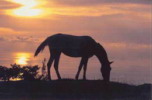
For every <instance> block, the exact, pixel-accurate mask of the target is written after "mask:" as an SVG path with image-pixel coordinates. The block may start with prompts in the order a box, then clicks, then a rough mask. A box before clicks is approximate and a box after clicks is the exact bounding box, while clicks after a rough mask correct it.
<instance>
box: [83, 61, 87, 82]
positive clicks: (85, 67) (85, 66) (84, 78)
mask: <svg viewBox="0 0 152 100" xmlns="http://www.w3.org/2000/svg"><path fill="white" fill-rule="evenodd" d="M87 63H88V58H85V60H84V67H83V70H84V72H83V80H86V70H87Z"/></svg>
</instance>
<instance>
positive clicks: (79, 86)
mask: <svg viewBox="0 0 152 100" xmlns="http://www.w3.org/2000/svg"><path fill="white" fill-rule="evenodd" d="M151 86H152V85H150V84H144V85H139V86H133V85H128V84H122V83H116V82H110V83H109V84H105V83H104V82H103V81H101V80H86V81H83V80H79V81H75V80H53V81H16V82H0V100H50V99H51V100H61V99H62V100H63V99H66V100H151Z"/></svg>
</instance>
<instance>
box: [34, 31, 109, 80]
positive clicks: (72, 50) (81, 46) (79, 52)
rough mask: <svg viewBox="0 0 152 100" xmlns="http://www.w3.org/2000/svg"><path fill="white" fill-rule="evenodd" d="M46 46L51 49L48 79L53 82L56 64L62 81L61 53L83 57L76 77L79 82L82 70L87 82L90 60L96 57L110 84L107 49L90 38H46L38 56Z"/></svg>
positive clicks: (59, 35) (57, 35)
mask: <svg viewBox="0 0 152 100" xmlns="http://www.w3.org/2000/svg"><path fill="white" fill-rule="evenodd" d="M45 46H48V47H49V51H50V59H49V61H48V63H47V68H48V79H49V80H51V73H50V68H51V66H52V63H53V62H54V69H55V72H56V74H57V77H58V79H61V76H60V73H59V71H58V65H59V59H60V55H61V53H63V54H65V55H67V56H70V57H81V61H80V65H79V68H78V71H77V74H76V76H75V79H76V80H78V77H79V74H80V71H81V69H82V68H83V70H84V71H83V79H84V80H86V70H87V63H88V59H89V58H90V57H92V56H93V55H95V56H96V57H97V58H98V59H99V61H100V63H101V70H100V71H101V73H102V76H103V80H104V81H107V82H109V79H110V71H111V67H110V64H111V63H112V62H109V60H108V57H107V53H106V51H105V49H104V48H103V47H102V46H101V45H100V44H99V43H97V42H96V41H95V40H94V39H93V38H92V37H90V36H74V35H68V34H63V33H58V34H54V35H52V36H50V37H48V38H46V39H45V40H44V41H43V42H42V43H41V44H40V45H39V47H38V48H37V50H36V52H35V55H34V56H37V55H38V54H39V53H40V52H41V51H43V49H44V48H45Z"/></svg>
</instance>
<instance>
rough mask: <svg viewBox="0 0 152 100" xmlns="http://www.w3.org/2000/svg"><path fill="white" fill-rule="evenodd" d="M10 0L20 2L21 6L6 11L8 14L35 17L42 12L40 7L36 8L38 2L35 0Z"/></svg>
mask: <svg viewBox="0 0 152 100" xmlns="http://www.w3.org/2000/svg"><path fill="white" fill-rule="evenodd" d="M10 1H11V2H14V3H18V4H20V5H21V7H19V8H17V9H13V10H11V11H8V13H9V14H10V13H11V14H12V15H15V16H21V17H35V16H39V15H41V14H42V12H43V10H42V9H40V8H38V5H39V4H40V2H39V1H37V0H10Z"/></svg>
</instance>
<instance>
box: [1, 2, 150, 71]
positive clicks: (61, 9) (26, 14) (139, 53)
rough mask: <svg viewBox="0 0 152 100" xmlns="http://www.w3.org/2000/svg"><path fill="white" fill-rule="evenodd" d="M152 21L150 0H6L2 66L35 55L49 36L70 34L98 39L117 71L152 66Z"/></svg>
mask: <svg viewBox="0 0 152 100" xmlns="http://www.w3.org/2000/svg"><path fill="white" fill-rule="evenodd" d="M151 23H152V21H151V2H150V0H125V1H124V0H81V1H78V0H0V55H2V58H0V65H1V64H2V65H8V63H9V62H10V63H13V61H15V60H6V59H7V58H8V57H7V56H6V55H8V54H15V53H18V52H30V54H31V53H33V52H34V50H35V49H36V47H37V46H38V44H39V43H40V42H41V41H43V40H44V39H45V38H46V37H47V36H50V35H52V34H55V33H67V34H74V35H90V36H92V37H93V38H94V39H95V40H96V41H98V42H100V43H101V44H103V46H104V47H105V48H106V50H107V52H108V54H109V59H110V60H115V61H116V63H115V64H114V65H113V66H115V67H116V68H117V67H118V66H145V65H146V66H149V67H150V55H149V53H150V46H151V43H150V40H151V38H150V34H151ZM29 44H30V46H29ZM10 47H11V49H10ZM4 52H5V53H4ZM44 55H45V54H44ZM41 56H42V55H41ZM11 59H15V58H13V55H12V58H11ZM22 59H23V58H22ZM42 59H43V58H39V59H38V60H36V61H39V64H40V63H41V60H42ZM133 60H134V62H133ZM142 61H143V62H142ZM124 63H125V65H123V64H124ZM34 64H35V63H34Z"/></svg>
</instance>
